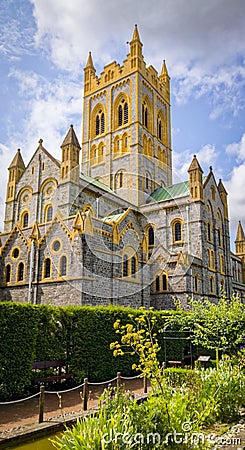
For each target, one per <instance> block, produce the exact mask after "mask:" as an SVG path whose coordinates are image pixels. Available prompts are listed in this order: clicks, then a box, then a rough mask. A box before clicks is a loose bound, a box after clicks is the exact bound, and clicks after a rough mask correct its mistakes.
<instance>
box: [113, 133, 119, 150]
mask: <svg viewBox="0 0 245 450" xmlns="http://www.w3.org/2000/svg"><path fill="white" fill-rule="evenodd" d="M119 152H120V138H119V136H116V137H115V139H114V153H119Z"/></svg>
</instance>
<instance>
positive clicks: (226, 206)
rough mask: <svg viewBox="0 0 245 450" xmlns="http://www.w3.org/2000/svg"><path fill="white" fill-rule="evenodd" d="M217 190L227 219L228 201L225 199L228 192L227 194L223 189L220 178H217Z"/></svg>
mask: <svg viewBox="0 0 245 450" xmlns="http://www.w3.org/2000/svg"><path fill="white" fill-rule="evenodd" d="M218 191H219V194H220V198H221V201H222V203H223V205H224V217H225V219H226V220H228V219H229V214H228V201H227V195H228V194H227V192H226V190H225V187H224V185H223V183H222V181H221V180H219V184H218Z"/></svg>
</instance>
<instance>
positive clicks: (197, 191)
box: [188, 155, 204, 202]
mask: <svg viewBox="0 0 245 450" xmlns="http://www.w3.org/2000/svg"><path fill="white" fill-rule="evenodd" d="M188 173H189V185H190V193H191V197H192V198H193V200H194V201H202V202H203V201H204V198H203V180H202V174H203V170H202V168H201V166H200V164H199V162H198V160H197V157H196V155H194V157H193V160H192V162H191V165H190V167H189V169H188Z"/></svg>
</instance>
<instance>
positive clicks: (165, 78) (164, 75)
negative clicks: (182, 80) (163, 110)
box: [159, 59, 170, 91]
mask: <svg viewBox="0 0 245 450" xmlns="http://www.w3.org/2000/svg"><path fill="white" fill-rule="evenodd" d="M159 80H160V83H161V84H163V85H164V86H165V87H166V89H167V91H169V87H170V76H169V74H168V69H167V65H166V61H165V59H164V60H163V64H162V71H161V75H160V76H159Z"/></svg>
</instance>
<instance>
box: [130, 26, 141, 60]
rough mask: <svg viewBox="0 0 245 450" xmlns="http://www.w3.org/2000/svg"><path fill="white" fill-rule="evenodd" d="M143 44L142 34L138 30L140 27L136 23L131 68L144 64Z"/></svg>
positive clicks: (131, 49)
mask: <svg viewBox="0 0 245 450" xmlns="http://www.w3.org/2000/svg"><path fill="white" fill-rule="evenodd" d="M142 47H143V44H142V42H141V41H140V36H139V32H138V27H137V25H135V27H134V34H133V37H132V40H131V41H130V56H131V68H134V67H139V68H141V66H142V61H143V55H142Z"/></svg>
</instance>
